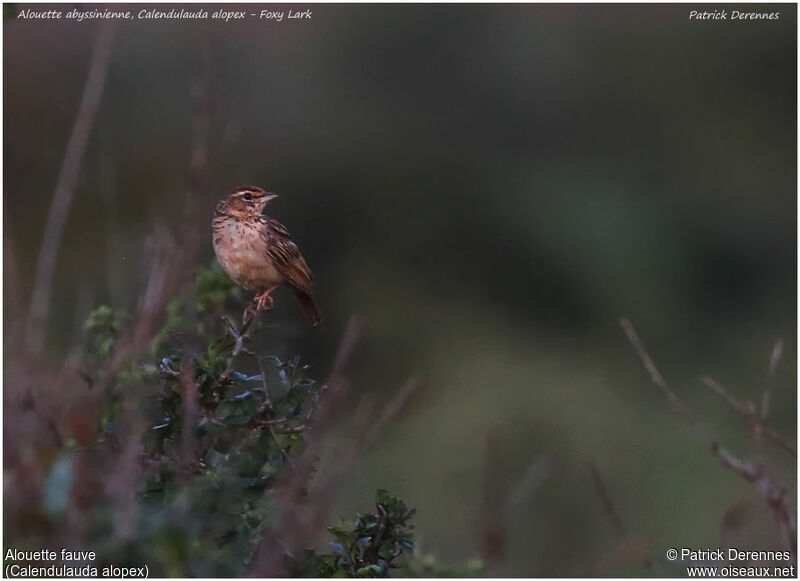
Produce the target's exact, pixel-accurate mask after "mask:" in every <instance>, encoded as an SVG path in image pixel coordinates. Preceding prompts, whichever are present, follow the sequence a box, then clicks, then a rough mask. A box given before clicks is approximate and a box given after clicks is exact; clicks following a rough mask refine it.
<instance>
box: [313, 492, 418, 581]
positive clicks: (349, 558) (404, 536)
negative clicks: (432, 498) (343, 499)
mask: <svg viewBox="0 0 800 581" xmlns="http://www.w3.org/2000/svg"><path fill="white" fill-rule="evenodd" d="M375 509H376V510H375V512H372V513H367V514H359V515H357V516H356V519H355V522H354V523H352V524H350V525H349V526H339V527H336V526H331V527H328V530H329V531H330V532H331V534H333V536H334V538H335V539H336V540H335V541H334V542H332V543H331V548H332V549H333V554H331V555H325V556H321V557H319V558H318V561H319V563H318V567H317V573H318V575H319V576H320V577H388V576H389V570H390V569H392V568H396V567H397V565H396V564H395V561H396V560H397V559H398V558H399V557H400V556H402V555H404V554H410V553H412V552H413V551H414V542H413V540H412V534H411V530H412V529H413V528H414V525H413V523H412V522H411V517H413V516H414V513H415V512H416V511H415V510H414V509H409V508H407V507H406V505H405V503H404V502H403V501H402V500H399V499H397V498H395V497H393V496H391V495H390V494H389V493H388V492H387V491H386V490H378V493H377V498H376V500H375Z"/></svg>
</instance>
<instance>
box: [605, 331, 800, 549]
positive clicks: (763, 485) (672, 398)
mask: <svg viewBox="0 0 800 581" xmlns="http://www.w3.org/2000/svg"><path fill="white" fill-rule="evenodd" d="M620 326H621V327H622V329H623V330H624V331H625V334H626V335H627V336H628V339H629V340H630V342H631V344H632V345H633V348H634V350H635V351H636V353H637V355H638V356H639V359H641V360H642V363H643V364H644V367H645V369H646V370H647V372H648V373H649V374H650V378H651V379H652V381H653V384H654V385H655V386H656V387H657V388H658V389H659V390H660V391H661V392H662V393H663V394H664V395H665V396H666V397H667V400H668V402H669V404H670V406H671V407H672V408H673V410H675V412H676V413H679V414H680V415H682V416H683V417H685V418H688V419H689V420H690V421H691V423H692V427H693V428H695V433H697V434H698V436H700V437H701V438H702V439H703V440H704V441H706V442H707V444H708V445H709V449H710V450H711V452H712V453H713V454H714V455H715V456H716V457H717V458H719V460H720V462H721V463H722V465H723V466H725V467H726V468H728V469H730V470H732V471H733V472H735V473H737V474H738V475H739V476H740V477H741V478H743V479H745V480H746V481H748V482H750V483H752V484H754V485H755V488H756V490H758V492H759V494H761V496H762V497H763V498H764V500H765V501H766V503H767V505H768V506H769V508H770V509H771V510H772V513H773V515H774V517H775V520H776V521H777V522H778V527H779V530H780V533H781V538H782V539H783V543H784V545H785V546H786V548H787V549H789V550H790V551H791V554H792V563H796V562H797V523H796V521H795V518H794V517H793V511H791V510H790V509H789V507H788V506H787V504H786V502H785V493H786V491H785V490H784V489H783V488H781V487H779V486H778V485H776V484H775V482H774V481H773V480H772V479H770V478H769V477H768V475H767V474H766V471H765V470H764V467H763V466H762V465H761V464H754V463H750V462H745V461H743V460H740V459H739V458H737V457H736V455H734V454H733V453H731V452H730V451H728V450H726V449H725V448H723V447H722V446H721V445H720V444H719V442H718V441H717V440H716V439H714V438H712V437H709V436H707V434H708V431H707V430H706V429H705V427H704V426H703V425H702V424H700V422H699V421H697V419H696V416H695V414H694V412H693V411H692V410H691V409H690V408H689V407H688V406H686V404H684V403H683V402H681V401H680V400H679V399H678V396H677V395H675V392H673V391H672V390H671V389H670V388H669V386H668V385H667V382H666V381H665V380H664V378H663V376H662V375H661V373H660V372H659V371H658V369H657V368H656V366H655V364H654V363H653V360H652V359H651V358H650V355H649V354H648V353H647V350H646V349H645V348H644V345H643V344H642V342H641V340H640V339H639V336H638V335H637V334H636V331H635V330H634V328H633V325H632V324H631V322H630V321H629V320H628V319H627V318H622V319H620ZM720 395H721V396H722V397H724V398H726V399H727V400H728V401H729V403H730V404H731V405H734V407H736V405H743V404H741V402H739V401H738V400H737V399H736V398H734V397H733V396H731V395H730V394H729V393H728V392H727V391H726V390H724V389H723V391H722V392H721V393H720ZM744 407H746V406H744Z"/></svg>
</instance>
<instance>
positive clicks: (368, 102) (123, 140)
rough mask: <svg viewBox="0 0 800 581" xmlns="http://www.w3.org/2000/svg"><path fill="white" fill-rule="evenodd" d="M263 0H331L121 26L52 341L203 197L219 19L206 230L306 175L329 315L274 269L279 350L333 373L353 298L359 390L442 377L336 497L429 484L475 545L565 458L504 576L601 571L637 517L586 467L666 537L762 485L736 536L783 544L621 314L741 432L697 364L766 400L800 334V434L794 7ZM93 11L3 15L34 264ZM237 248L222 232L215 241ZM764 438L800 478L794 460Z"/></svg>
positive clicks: (436, 546) (450, 530)
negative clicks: (234, 194)
mask: <svg viewBox="0 0 800 581" xmlns="http://www.w3.org/2000/svg"><path fill="white" fill-rule="evenodd" d="M24 7H25V8H36V9H40V8H44V6H43V5H26V6H24ZM93 7H96V6H84V7H83V9H90V8H93ZM149 7H150V8H161V9H169V8H173V7H174V8H186V9H189V8H190V7H188V6H186V5H180V6H179V5H175V6H166V5H163V6H152V5H151V6H149ZM140 8H141V6H140V7H133V8H132V10H133V11H134V12H138V10H139V9H140ZM204 8H205V9H206V10H207V11H209V13H213V11H214V10H216V9H218V8H224V9H225V10H229V11H232V10H235V9H239V8H237V7H235V6H232V5H225V6H212V5H209V6H205V7H204ZM262 8H268V9H270V10H276V9H279V10H287V9H289V8H294V9H296V8H300V9H306V8H311V9H312V11H313V17H312V19H311V20H310V21H307V20H306V21H298V20H287V19H286V18H284V20H283V21H282V22H274V21H259V20H258V19H257V18H253V17H248V18H247V20H245V21H238V22H233V21H231V22H228V23H220V22H211V21H208V22H188V21H186V22H179V21H172V22H163V21H161V22H158V21H148V20H136V21H132V22H126V23H123V24H122V25H121V26H120V29H119V33H118V36H117V39H116V43H115V44H114V47H113V51H114V52H113V60H112V63H111V68H110V73H109V77H108V82H107V86H106V90H105V93H104V94H103V97H102V103H101V108H100V112H99V115H98V117H97V120H96V124H95V128H94V130H93V133H92V136H91V140H90V142H89V146H88V149H87V152H86V157H85V160H84V164H83V167H82V171H81V174H80V181H79V185H78V188H77V190H76V197H75V201H74V205H73V207H72V210H71V212H70V215H69V222H68V226H67V231H66V233H65V236H64V239H63V244H62V247H61V250H60V254H59V264H58V269H57V272H56V282H55V290H56V294H55V297H54V302H53V307H52V309H51V312H52V317H51V323H50V327H49V331H50V335H49V338H48V348H49V349H51V350H52V352H53V353H54V354H63V352H64V350H65V349H66V347H67V345H68V344H69V343H70V341H71V340H72V339H73V337H74V333H75V320H76V317H77V316H79V315H80V314H81V313H80V312H76V311H77V310H79V309H80V307H79V306H78V305H79V304H80V302H81V301H80V300H79V297H84V302H88V303H91V304H99V303H102V302H111V303H112V304H113V305H114V306H116V307H121V308H123V307H127V306H130V305H131V304H132V303H133V301H134V300H135V298H136V296H137V295H138V293H139V292H140V287H141V284H142V278H143V276H144V273H145V272H146V264H145V256H146V253H145V250H144V242H145V239H146V237H147V236H148V235H150V234H151V233H152V232H153V230H154V228H155V227H156V224H166V225H167V227H169V228H173V229H174V228H176V227H177V224H178V222H179V221H180V220H181V218H182V217H183V215H184V214H183V203H184V199H183V192H184V191H185V190H186V185H185V184H186V178H187V173H188V166H189V155H190V154H189V149H190V142H191V127H192V116H193V114H194V113H193V100H192V99H193V98H192V87H193V85H195V84H196V80H197V76H198V70H201V69H202V67H204V66H209V65H208V64H206V65H204V64H203V57H202V55H203V50H204V49H203V47H204V46H206V43H207V45H208V46H210V51H211V52H210V55H211V58H210V67H209V71H210V75H211V76H210V79H211V84H210V118H209V122H210V131H211V136H212V137H211V151H210V163H209V166H208V170H207V176H208V180H207V182H206V183H205V184H204V186H203V189H202V193H201V194H199V195H197V198H196V200H194V203H196V204H197V205H198V206H200V207H202V208H203V212H204V213H205V214H206V215H208V223H206V222H203V223H202V224H198V225H197V228H208V227H209V226H210V220H211V215H212V212H213V208H214V204H215V203H216V201H217V200H218V199H219V198H221V197H223V196H224V195H225V194H226V192H227V191H228V190H230V189H231V188H232V187H234V186H236V185H238V184H240V183H254V184H257V185H260V186H263V187H264V188H267V189H269V190H272V191H275V192H278V193H280V194H282V195H281V197H280V198H279V199H278V200H277V201H276V202H274V203H273V204H272V206H270V209H271V211H272V213H273V215H274V216H275V217H276V218H278V219H279V220H281V221H282V222H284V223H285V224H286V225H287V226H288V228H289V229H290V231H291V232H292V234H293V235H294V237H295V238H296V240H297V241H298V243H299V245H300V247H301V248H302V250H303V252H304V254H305V255H306V258H307V260H308V262H309V264H310V265H311V267H312V269H313V271H314V274H315V280H316V289H317V295H318V297H319V299H318V300H319V303H320V307H321V309H322V311H323V313H324V315H325V323H324V325H323V326H321V327H320V328H317V329H311V328H310V327H307V326H305V324H304V321H303V320H302V319H301V317H300V316H299V312H298V311H297V310H296V306H295V305H294V304H293V302H292V301H291V299H290V297H289V295H288V294H286V293H278V294H277V301H276V302H277V308H276V311H275V314H274V317H275V319H276V321H279V322H280V325H279V326H278V327H276V328H275V330H274V334H273V336H270V337H269V339H268V341H269V342H270V346H271V347H272V349H273V350H274V351H275V352H276V353H278V354H279V355H281V356H288V355H293V354H295V353H301V354H302V355H303V357H304V358H305V359H307V360H309V361H310V362H311V363H312V364H313V365H314V369H315V370H316V374H317V375H318V376H320V377H322V376H324V374H325V372H326V370H327V369H328V366H329V365H330V362H331V360H332V358H333V356H334V352H335V348H336V344H337V342H338V340H339V337H340V334H341V331H342V329H343V327H344V325H345V323H346V321H347V318H348V316H349V315H350V314H351V313H359V314H362V315H363V316H364V317H365V318H366V320H367V328H366V334H365V337H364V339H363V341H362V343H361V346H360V348H359V351H358V356H357V358H356V362H355V363H356V365H355V378H354V385H353V391H354V392H355V393H356V394H360V393H366V392H373V393H376V394H378V395H379V396H380V397H387V396H388V395H389V394H390V393H391V391H392V390H393V389H394V388H395V387H396V386H397V385H399V384H400V383H402V381H403V380H404V379H405V378H406V377H407V376H408V375H410V374H416V375H418V376H420V377H421V378H422V379H423V383H424V385H423V388H422V389H421V390H420V391H419V392H418V393H417V394H416V396H415V397H414V399H413V401H412V402H411V404H410V406H409V407H408V408H407V409H406V410H405V411H404V412H403V414H402V415H401V417H400V418H399V419H398V420H397V421H395V422H394V423H393V424H392V425H391V426H390V427H389V428H388V430H387V431H386V432H385V433H384V434H383V436H382V437H381V438H380V439H379V440H378V441H377V442H375V445H374V446H373V448H372V449H371V451H370V452H369V454H367V455H366V456H364V457H363V458H361V460H360V462H359V464H358V466H357V468H356V469H355V470H354V471H353V472H352V473H351V474H350V475H349V476H348V478H347V479H346V481H345V484H344V488H343V490H342V491H341V494H340V495H339V498H338V500H337V503H336V506H335V507H334V515H337V514H349V513H351V512H352V511H354V510H364V509H366V508H368V503H369V499H370V498H372V495H373V491H374V489H375V488H377V487H390V488H391V489H392V492H393V493H396V494H397V495H399V496H401V497H402V498H404V499H405V500H406V501H407V502H408V503H409V504H410V505H412V506H414V507H416V508H417V509H418V510H419V515H418V519H417V522H418V529H417V536H418V539H419V540H421V543H422V546H423V548H424V550H425V551H431V552H433V553H435V554H436V555H437V557H438V558H439V559H440V560H441V561H444V562H464V561H466V560H467V559H469V558H471V557H474V556H478V555H479V554H480V535H481V530H482V529H483V528H484V523H483V516H482V515H483V513H484V511H485V507H486V505H487V501H486V496H487V490H488V491H489V492H488V496H489V497H490V499H492V500H490V502H489V504H490V505H491V503H493V502H495V503H496V502H499V503H501V504H502V503H504V502H505V501H506V499H507V498H508V497H509V496H511V495H512V492H511V491H513V490H514V488H515V486H517V483H518V482H519V481H520V479H521V478H522V475H523V473H524V472H525V470H526V468H527V467H528V466H529V465H530V463H531V462H532V461H534V460H535V459H537V458H546V465H547V470H546V473H545V474H543V476H544V479H543V481H542V482H541V484H540V485H538V486H537V487H535V489H534V490H533V491H532V492H531V493H530V494H528V495H526V496H524V498H522V499H521V500H520V501H519V502H516V504H514V505H513V508H512V509H511V510H509V514H508V515H507V518H506V526H507V529H508V542H507V550H506V553H507V558H506V560H505V562H504V564H502V565H501V566H500V569H499V571H498V572H502V573H505V574H508V575H549V576H562V575H583V574H593V573H596V572H598V571H601V570H602V563H603V559H604V558H607V557H608V551H609V550H610V549H611V548H612V547H614V546H615V545H616V544H617V540H616V538H615V534H616V533H615V532H614V530H613V528H612V525H611V523H610V521H609V519H608V518H607V517H606V516H605V515H604V514H603V511H602V504H601V502H600V500H599V499H598V495H597V493H596V490H595V487H594V486H593V484H592V477H591V473H590V469H589V466H590V464H591V463H594V464H596V465H597V467H598V470H599V472H600V473H601V474H602V476H603V478H604V480H605V485H606V488H607V490H608V494H609V496H610V497H611V498H612V499H613V501H614V504H615V506H616V509H617V511H618V513H619V516H620V518H621V519H622V521H623V523H624V526H625V528H626V530H627V533H628V534H629V535H630V537H631V538H632V539H635V542H641V543H643V544H644V545H645V546H646V547H647V550H648V551H650V552H652V554H654V555H656V556H660V555H663V552H664V551H665V550H666V549H667V548H669V547H704V548H706V547H716V546H720V543H721V540H720V536H721V534H722V532H725V531H723V529H722V524H721V523H722V521H723V518H724V516H725V514H726V511H728V510H729V509H730V508H731V507H732V506H739V507H741V506H745V507H748V508H747V510H745V511H744V512H745V514H746V518H745V520H744V525H743V526H742V528H741V530H740V531H738V533H737V534H739V535H740V537H741V538H740V539H739V538H737V539H736V540H735V544H734V546H740V547H742V548H747V547H755V548H765V549H766V548H772V549H775V548H778V536H777V532H776V530H777V528H776V527H775V526H774V524H773V522H772V521H771V516H770V515H769V514H768V511H767V509H766V508H765V506H764V505H763V503H762V502H761V500H760V498H759V497H758V496H757V494H756V493H755V492H754V491H753V489H752V488H751V487H749V486H748V485H747V484H746V483H744V482H743V481H741V480H740V479H738V478H737V476H736V475H734V474H733V473H731V472H730V471H727V470H725V469H724V468H722V467H721V466H719V464H718V462H717V461H716V460H715V459H714V458H713V457H712V456H711V455H710V454H709V453H708V452H707V450H705V449H704V447H703V445H702V444H701V442H700V441H699V440H697V439H696V438H695V437H694V436H693V435H692V434H691V432H690V431H689V430H688V429H687V428H686V426H685V425H682V423H681V421H680V420H679V419H678V418H676V417H674V416H673V415H672V414H670V412H669V411H668V409H667V407H666V405H665V404H664V402H663V400H662V398H661V397H660V396H659V394H658V393H657V392H656V391H655V390H654V389H653V388H652V387H651V385H650V384H649V380H648V377H647V375H646V373H645V371H644V370H643V369H642V366H641V365H640V363H639V362H638V360H637V359H636V357H635V355H634V353H633V351H632V349H631V348H630V345H629V344H628V343H627V341H626V339H625V337H624V335H623V333H622V331H621V329H620V327H619V325H618V318H619V317H620V316H622V315H627V316H628V317H630V319H631V320H632V321H633V322H634V324H635V325H636V327H637V330H638V331H639V333H640V334H641V335H642V338H643V339H644V341H645V342H646V344H647V346H648V348H649V350H650V351H651V353H652V354H653V356H654V358H655V360H656V362H657V363H658V364H659V366H660V368H661V370H662V372H663V373H664V375H665V376H666V377H667V379H668V380H669V381H670V382H671V384H672V386H673V387H674V389H675V391H676V392H678V394H679V395H680V396H681V397H683V398H685V400H686V401H687V402H689V403H690V405H692V407H694V409H695V410H696V411H697V412H698V414H699V415H701V416H702V417H704V418H705V419H706V420H707V423H708V424H709V425H710V426H711V427H712V428H713V430H714V431H715V433H717V434H719V436H720V438H721V439H722V440H723V441H724V442H725V443H726V444H727V445H728V446H729V447H730V448H731V449H733V450H734V451H736V452H737V453H739V454H741V455H742V456H747V455H748V454H749V453H750V452H751V451H752V441H751V436H750V432H749V429H748V427H747V425H746V423H745V422H743V421H742V420H741V419H740V418H739V417H737V416H736V415H735V413H734V412H733V411H732V410H731V409H730V408H728V407H726V406H725V405H724V404H722V403H721V402H720V400H718V399H717V398H715V396H713V394H710V393H709V392H708V390H707V389H706V388H705V387H704V386H703V385H702V384H701V382H700V380H699V377H700V376H701V375H702V374H704V373H708V374H711V375H713V376H714V377H716V378H717V379H718V380H720V381H721V382H723V383H725V384H726V385H728V386H729V387H730V389H731V390H732V391H734V392H735V393H737V394H738V395H739V396H741V397H742V398H750V399H754V400H760V397H761V392H762V390H763V388H764V385H765V378H766V374H767V364H768V361H769V356H770V353H771V350H772V345H773V342H774V341H775V340H776V339H777V338H783V339H784V340H785V341H786V343H785V348H784V357H783V360H782V362H781V364H780V366H779V368H778V371H777V375H776V377H775V382H774V396H773V405H772V412H771V419H772V422H773V423H774V425H775V426H776V428H777V429H778V430H779V431H781V432H783V433H785V434H787V435H788V436H789V437H790V439H791V440H792V441H794V440H795V438H794V435H795V434H796V331H797V329H796V318H797V317H796V315H797V313H796V295H797V288H796V275H797V273H796V251H797V248H796V234H797V233H796V215H797V212H796V159H797V149H796V134H797V118H796V100H797V94H796V83H797V79H796V67H797V63H796V33H797V30H796V6H794V5H791V4H780V5H775V6H768V5H763V4H762V5H757V6H752V7H749V8H748V7H744V8H743V7H742V6H741V5H740V6H735V7H734V8H736V9H739V10H748V11H758V12H775V11H777V12H779V13H780V18H779V20H777V21H775V20H772V21H770V20H767V21H730V20H728V21H707V22H698V21H692V20H690V19H689V17H688V12H689V9H690V8H692V9H694V8H697V9H703V8H702V7H695V6H691V7H690V6H685V5H671V6H660V5H640V6H634V5H628V6H623V5H618V6H614V5H504V6H487V5H382V6H371V5H302V6H299V7H298V6H289V5H282V6H278V5H271V6H266V5H265V6H260V5H247V6H245V7H243V9H244V10H246V11H247V12H248V13H251V12H256V13H257V12H259V11H260V10H261V9H262ZM708 9H727V10H729V11H730V10H731V7H729V6H722V5H714V6H712V7H710V8H708ZM97 30H98V22H96V21H94V22H81V23H77V22H72V23H70V22H67V21H64V20H62V21H57V22H53V21H32V20H30V21H24V20H19V19H13V18H7V19H6V21H5V22H4V26H3V32H4V41H3V42H4V45H3V48H4V63H3V64H4V71H3V80H4V91H3V97H4V121H5V126H4V135H3V139H4V145H5V147H4V159H3V161H4V182H3V188H4V196H3V199H4V202H3V203H4V240H5V241H6V245H7V252H8V249H10V250H11V252H13V257H14V259H15V261H16V263H17V265H18V267H19V269H20V271H21V274H22V279H23V281H24V284H25V285H27V287H26V290H29V289H30V287H31V285H32V280H33V273H34V269H35V262H36V255H37V252H38V247H39V244H40V241H41V237H42V230H43V227H44V220H45V216H46V212H47V209H48V207H49V203H50V199H51V196H52V192H53V188H54V185H55V181H56V176H57V172H58V168H59V165H60V163H61V159H62V156H63V153H64V148H65V145H66V142H67V139H68V136H69V132H70V129H71V125H72V122H73V120H74V116H75V112H76V109H77V105H78V102H79V98H80V94H81V90H82V87H83V83H84V80H85V76H86V72H87V64H88V60H89V57H90V52H91V46H92V42H93V40H94V38H95V35H96V33H97ZM211 259H212V250H211V244H210V235H209V243H208V244H207V246H206V247H205V248H204V250H203V254H202V256H201V257H200V260H199V261H198V264H203V265H205V264H209V263H210V261H211ZM7 260H8V258H7V259H6V261H7ZM87 297H88V298H87ZM7 314H8V313H7ZM16 340H18V338H16V337H11V336H9V335H8V334H7V333H6V335H5V341H6V342H7V343H8V342H10V341H16ZM489 435H492V437H493V438H494V440H495V441H496V443H497V445H496V451H495V452H494V453H493V456H496V457H493V458H492V459H491V460H489V461H487V458H486V455H487V438H488V437H489ZM768 461H769V462H770V465H771V466H772V467H773V468H774V469H775V471H776V472H777V473H778V474H779V475H780V476H781V478H782V479H783V480H784V481H785V482H786V483H787V485H788V486H789V487H790V488H791V489H792V490H794V487H795V482H796V480H795V478H796V475H795V474H796V464H795V461H794V459H792V458H790V457H788V456H787V455H785V454H783V455H781V454H780V453H769V454H768ZM487 465H488V466H489V469H488V470H487ZM487 480H489V481H490V482H488V483H487ZM792 501H793V502H794V499H793V500H792ZM365 503H366V505H365ZM740 513H741V511H739V512H737V513H736V514H740ZM721 531H722V532H721ZM728 532H730V531H728ZM634 544H635V543H634ZM634 570H638V569H634ZM613 572H616V573H618V572H619V570H615V571H613Z"/></svg>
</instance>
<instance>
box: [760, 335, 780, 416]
mask: <svg viewBox="0 0 800 581" xmlns="http://www.w3.org/2000/svg"><path fill="white" fill-rule="evenodd" d="M782 354H783V339H778V340H777V341H775V345H774V346H773V347H772V354H771V355H770V358H769V367H768V368H767V382H766V385H765V386H764V394H763V395H762V396H761V419H762V420H766V419H767V415H768V414H769V405H770V400H771V399H772V383H773V381H774V379H775V371H776V370H777V369H778V362H779V361H780V360H781V355H782Z"/></svg>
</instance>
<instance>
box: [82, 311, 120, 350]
mask: <svg viewBox="0 0 800 581" xmlns="http://www.w3.org/2000/svg"><path fill="white" fill-rule="evenodd" d="M125 321H126V316H125V314H124V313H122V312H121V311H115V310H113V309H112V308H111V307H109V306H106V305H102V306H100V307H97V308H96V309H95V310H94V311H92V312H91V313H89V316H88V317H87V319H86V322H85V323H84V329H85V330H86V331H87V333H88V335H89V337H88V338H89V341H88V343H87V353H86V356H87V358H88V359H89V360H90V361H91V362H92V363H95V364H100V363H102V362H104V361H105V360H106V359H108V356H109V355H110V354H111V349H112V347H113V346H114V343H115V341H116V340H117V337H118V336H119V334H120V332H121V331H122V329H123V327H124V326H125Z"/></svg>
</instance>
